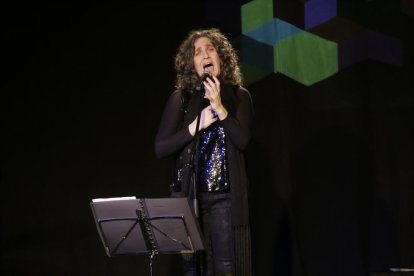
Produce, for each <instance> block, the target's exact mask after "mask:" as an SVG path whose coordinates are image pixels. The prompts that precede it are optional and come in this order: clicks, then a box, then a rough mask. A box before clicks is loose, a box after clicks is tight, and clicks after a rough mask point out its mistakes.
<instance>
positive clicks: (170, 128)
mask: <svg viewBox="0 0 414 276" xmlns="http://www.w3.org/2000/svg"><path fill="white" fill-rule="evenodd" d="M181 93H182V92H181V91H179V90H177V91H174V92H173V93H172V94H171V95H170V97H169V98H168V101H167V103H166V105H165V108H164V111H163V114H162V117H161V123H160V126H159V129H158V132H157V134H156V136H155V142H154V149H155V155H156V156H157V157H158V158H163V157H167V156H170V155H173V154H175V153H177V152H178V151H179V150H180V149H182V148H183V147H184V146H185V145H186V144H187V143H188V142H189V141H191V140H192V139H193V136H192V135H191V134H190V132H189V130H188V127H187V126H184V127H183V128H180V124H181V121H182V117H183V112H182V111H181Z"/></svg>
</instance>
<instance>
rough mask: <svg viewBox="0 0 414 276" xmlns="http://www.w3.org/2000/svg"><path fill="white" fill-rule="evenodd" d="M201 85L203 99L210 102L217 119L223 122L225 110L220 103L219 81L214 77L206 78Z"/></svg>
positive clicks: (225, 115) (225, 114)
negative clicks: (202, 86)
mask: <svg viewBox="0 0 414 276" xmlns="http://www.w3.org/2000/svg"><path fill="white" fill-rule="evenodd" d="M203 84H204V98H205V99H208V100H209V101H210V105H211V108H212V109H213V110H214V112H215V113H216V114H217V116H218V118H219V119H220V120H224V119H225V118H226V117H227V110H226V108H225V107H224V106H223V104H222V102H221V95H220V81H219V80H218V79H217V78H216V77H215V76H212V79H211V78H207V79H206V80H205V81H204V82H203Z"/></svg>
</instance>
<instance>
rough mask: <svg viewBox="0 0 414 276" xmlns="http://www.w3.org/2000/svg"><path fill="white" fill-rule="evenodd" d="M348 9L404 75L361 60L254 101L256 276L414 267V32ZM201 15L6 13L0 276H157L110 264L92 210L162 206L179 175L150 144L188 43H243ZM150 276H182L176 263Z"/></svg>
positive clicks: (82, 9) (266, 87)
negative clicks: (188, 37)
mask: <svg viewBox="0 0 414 276" xmlns="http://www.w3.org/2000/svg"><path fill="white" fill-rule="evenodd" d="M339 2H340V1H339ZM342 2H343V3H345V2H344V1H342ZM396 2H398V1H396ZM347 3H348V5H342V6H341V5H340V8H341V7H342V8H343V10H342V12H344V13H347V16H352V17H353V20H356V21H358V22H360V23H361V24H365V25H367V26H368V27H370V28H373V29H375V30H378V31H381V32H384V33H386V34H389V35H392V36H395V37H397V38H399V39H401V40H402V41H403V43H404V55H405V56H404V65H403V66H401V67H395V66H391V65H387V64H383V63H381V62H378V61H373V60H366V61H363V62H360V63H358V64H355V65H352V66H350V67H349V68H347V69H345V70H343V71H340V72H339V73H338V74H336V75H334V76H332V77H330V78H329V79H327V80H324V81H322V82H320V83H317V84H315V85H313V86H311V87H304V86H302V85H300V84H298V83H296V82H294V81H293V80H291V79H289V78H287V77H284V76H283V75H280V74H277V75H272V76H269V77H267V78H265V79H263V80H261V81H259V82H256V83H253V84H250V85H249V86H248V88H249V90H250V91H251V92H252V97H253V101H254V105H255V110H256V114H255V125H254V137H253V140H252V142H251V144H250V146H249V148H248V149H247V152H246V155H247V160H248V163H247V169H248V172H249V177H250V182H251V190H250V198H251V207H252V208H251V211H252V223H253V252H254V255H253V257H254V271H255V274H256V275H318V276H320V275H366V273H368V271H376V272H378V271H384V270H386V269H388V268H389V267H414V252H413V251H414V250H413V248H414V238H413V237H414V235H412V233H413V232H414V203H413V200H412V198H413V195H414V190H413V186H414V185H413V184H414V175H413V174H414V160H413V159H414V158H413V156H414V142H413V141H414V134H413V128H414V127H413V123H412V122H413V121H412V119H413V112H414V110H413V103H414V100H413V98H414V97H413V92H414V87H413V72H414V70H413V62H412V60H413V49H414V48H413V46H414V45H413V43H412V42H411V37H412V35H413V30H414V28H413V27H414V24H413V21H414V20H413V17H412V16H409V15H407V14H403V13H395V12H394V13H392V12H390V11H389V10H387V8H389V7H396V6H398V5H397V4H390V1H356V0H355V1H351V3H353V4H355V5H357V6H358V7H361V6H362V7H364V8H365V9H355V12H354V13H353V11H354V10H353V9H352V5H350V4H349V2H347ZM368 4H369V5H368ZM371 9H372V10H375V11H377V15H378V14H380V15H382V16H383V17H382V16H379V17H378V16H377V17H375V16H370V14H372V13H371V11H372V10H371ZM204 11H205V9H204V5H203V3H202V2H201V1H199V2H196V1H193V2H191V3H188V2H185V1H183V2H178V1H177V2H174V3H172V2H171V3H170V2H168V1H144V2H139V3H133V2H132V1H131V2H129V3H123V4H113V3H112V4H109V3H108V2H107V3H102V4H91V3H89V4H88V3H82V4H74V3H72V4H36V3H26V4H24V3H16V4H9V5H8V6H5V8H4V9H3V12H2V13H3V16H2V23H3V24H2V26H3V28H5V31H4V32H3V33H4V39H3V42H2V44H3V47H4V48H3V49H4V50H3V58H4V62H3V68H4V69H5V71H6V72H5V73H4V74H3V76H4V81H3V82H2V98H3V100H2V111H3V116H2V118H3V129H4V131H3V135H2V136H3V137H5V142H4V144H3V152H2V167H1V169H2V173H1V181H2V183H1V191H2V193H1V195H2V196H1V210H2V222H1V237H2V239H1V253H2V264H1V271H2V272H3V273H6V274H8V275H16V274H35V275H36V274H42V275H47V274H53V275H83V274H88V275H91V274H93V275H149V259H148V257H147V256H142V255H140V256H128V257H117V258H108V257H106V255H105V253H104V250H103V246H102V244H101V242H100V240H99V237H98V234H97V231H96V228H95V224H94V221H93V218H92V213H91V210H90V207H89V202H90V200H91V199H92V198H96V197H114V196H130V195H135V196H137V197H139V198H146V197H165V196H168V185H169V180H170V172H171V168H170V165H171V163H170V161H169V160H159V159H156V157H155V155H154V152H153V139H154V136H155V133H156V131H157V126H158V123H159V119H160V116H161V112H162V109H163V106H164V103H165V101H166V99H167V97H168V95H169V93H171V91H172V88H173V87H172V85H173V81H174V71H173V56H174V54H175V50H176V48H177V46H178V43H179V42H180V41H181V40H182V39H183V38H184V36H185V34H186V33H187V31H188V30H190V29H193V28H196V27H206V26H216V27H220V28H222V29H223V31H225V32H227V33H228V34H229V36H231V37H232V36H237V35H238V34H237V33H235V29H234V28H233V27H232V26H227V25H224V24H221V23H220V22H218V21H210V20H209V19H207V18H206V17H205V13H204ZM387 14H389V15H390V16H391V18H387V19H385V18H386V16H385V15H387ZM154 269H155V270H154V273H155V275H177V274H178V273H179V271H180V266H179V256H178V255H168V256H165V255H160V256H158V257H157V258H156V261H155V263H154Z"/></svg>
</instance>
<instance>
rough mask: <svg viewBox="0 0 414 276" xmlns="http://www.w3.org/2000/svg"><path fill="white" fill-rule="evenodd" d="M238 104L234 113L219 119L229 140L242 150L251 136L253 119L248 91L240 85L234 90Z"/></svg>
mask: <svg viewBox="0 0 414 276" xmlns="http://www.w3.org/2000/svg"><path fill="white" fill-rule="evenodd" d="M236 98H237V101H238V104H237V106H236V110H235V113H234V114H230V113H229V114H228V116H227V117H226V118H225V119H224V120H222V121H221V124H222V126H223V128H224V131H225V133H226V135H227V137H228V138H229V139H230V141H231V142H232V143H233V144H234V145H235V146H236V147H237V148H238V149H240V150H244V149H245V148H246V147H247V145H248V143H249V141H250V138H251V127H252V121H253V103H252V99H251V96H250V92H249V91H248V90H247V89H245V88H242V87H240V88H239V89H238V90H237V91H236Z"/></svg>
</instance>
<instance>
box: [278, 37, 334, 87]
mask: <svg viewBox="0 0 414 276" xmlns="http://www.w3.org/2000/svg"><path fill="white" fill-rule="evenodd" d="M274 52H275V54H274V56H275V62H276V64H275V68H276V71H275V73H277V72H280V73H282V74H284V75H286V76H288V77H290V78H292V79H295V80H298V81H299V82H301V83H303V84H305V85H307V86H309V85H312V84H314V83H316V82H318V81H321V80H323V79H326V78H327V77H329V76H331V75H333V74H335V73H337V72H338V62H337V61H338V59H337V57H338V47H337V44H336V43H334V42H331V41H329V40H326V39H323V38H320V37H318V36H316V35H313V34H311V33H307V32H302V33H299V34H297V35H294V36H291V37H289V38H286V39H284V40H282V41H279V43H277V44H276V45H275V48H274Z"/></svg>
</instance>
